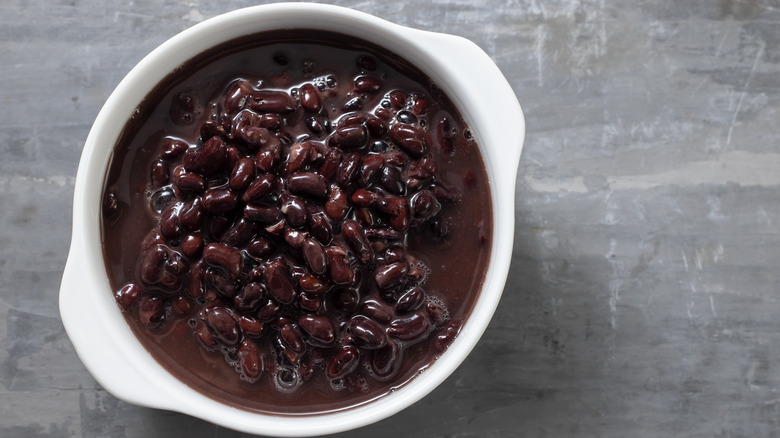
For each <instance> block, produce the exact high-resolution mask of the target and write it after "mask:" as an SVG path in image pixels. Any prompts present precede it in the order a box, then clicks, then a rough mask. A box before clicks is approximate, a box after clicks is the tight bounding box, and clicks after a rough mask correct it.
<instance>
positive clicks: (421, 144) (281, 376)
mask: <svg viewBox="0 0 780 438" xmlns="http://www.w3.org/2000/svg"><path fill="white" fill-rule="evenodd" d="M275 61H276V62H278V63H279V64H282V63H283V62H285V59H284V56H283V54H280V57H279V59H275ZM356 62H357V65H358V67H359V69H360V74H358V75H356V76H354V77H353V80H352V82H351V83H341V84H339V83H337V81H336V80H335V78H334V77H332V76H328V75H323V76H319V77H315V76H314V75H313V74H312V75H309V76H311V77H312V78H311V79H308V80H304V81H301V82H298V83H285V82H284V79H283V78H282V79H280V80H279V81H278V82H276V83H265V82H263V81H260V80H255V81H253V80H251V79H245V78H236V79H234V80H232V81H231V82H230V83H229V84H227V85H226V86H225V88H224V90H225V91H224V93H223V94H221V95H219V96H218V97H216V98H214V99H213V100H211V101H209V102H208V103H207V104H206V105H204V106H203V108H204V109H203V111H200V113H199V111H197V108H196V105H195V103H193V102H192V100H191V99H190V98H189V97H188V96H187V95H186V94H182V95H179V96H177V97H176V98H175V99H174V101H173V103H172V106H171V110H170V111H171V117H172V118H173V119H174V120H175V121H177V122H178V123H181V124H190V123H197V124H198V125H199V127H198V128H197V129H198V130H199V136H198V139H197V141H196V142H188V141H186V140H184V139H181V138H176V137H170V136H169V137H165V138H164V139H163V140H162V142H161V144H160V145H159V154H158V156H157V158H156V159H155V160H154V161H153V163H152V165H151V168H150V170H149V184H148V188H147V190H146V196H147V203H148V211H149V214H150V216H151V217H152V218H153V221H154V224H155V225H154V228H153V229H152V230H151V231H150V232H149V233H148V235H147V236H146V238H145V239H144V241H143V244H142V250H141V256H140V261H139V265H138V269H137V275H136V278H135V279H134V280H133V281H130V282H128V283H126V284H124V285H123V286H122V287H121V288H119V290H117V291H116V292H115V298H116V300H117V302H118V304H119V306H120V307H121V308H122V309H123V311H125V312H126V313H127V314H129V315H133V317H135V318H138V320H139V321H140V322H141V323H142V324H143V325H145V326H146V327H147V328H149V329H151V330H155V329H159V328H160V327H163V326H164V325H165V324H166V322H167V321H169V320H171V319H175V318H182V319H186V320H187V321H188V323H189V325H190V326H191V330H192V333H193V336H195V337H196V338H197V340H198V341H199V343H200V344H201V345H202V347H203V348H205V349H206V350H208V351H210V352H218V353H220V354H222V355H224V358H225V360H226V361H227V363H228V366H232V367H235V369H236V371H237V372H238V375H239V376H240V378H241V379H243V380H245V381H247V382H254V381H257V380H258V379H259V378H260V377H261V376H262V375H263V373H272V380H273V381H274V382H275V383H276V387H277V388H278V389H279V390H283V391H289V390H292V389H294V388H296V387H297V386H299V385H302V384H305V382H306V381H308V380H310V379H311V378H312V376H313V375H316V374H317V373H324V376H325V378H326V379H328V380H329V381H330V382H331V385H332V386H333V388H334V389H340V388H343V387H351V388H352V389H354V388H355V387H357V388H358V389H361V388H360V386H361V385H365V384H366V383H365V379H361V378H360V377H359V376H360V375H361V373H368V374H369V375H370V376H372V377H373V378H374V379H377V380H380V381H387V380H389V379H391V378H392V377H393V376H394V375H395V374H396V371H397V370H398V369H399V366H400V364H401V362H402V360H403V353H404V350H405V349H406V348H407V347H408V346H410V345H412V344H415V343H418V342H420V341H422V340H424V339H431V338H432V339H433V340H432V345H433V347H434V348H435V349H436V350H437V351H438V352H442V351H444V350H445V349H446V348H447V346H448V345H449V344H450V343H451V341H452V340H453V338H454V337H455V335H456V334H457V333H458V331H459V329H460V326H461V321H460V320H457V319H451V318H449V312H448V310H447V305H446V302H445V300H444V298H442V297H440V296H437V294H436V292H435V291H432V290H427V289H426V278H427V276H428V275H429V273H430V271H429V267H428V266H426V264H425V263H424V262H423V261H422V260H420V258H419V257H417V256H416V255H415V254H414V253H413V251H412V250H411V249H410V247H409V245H408V242H409V233H411V232H414V233H416V234H417V235H420V236H423V238H424V239H425V240H429V241H430V242H431V244H434V245H436V244H440V245H444V244H446V241H447V236H448V216H446V214H447V211H449V210H450V209H453V208H454V207H455V206H457V205H458V203H459V202H460V195H459V193H457V191H456V190H454V189H453V188H452V187H451V186H449V185H448V184H447V183H446V182H445V181H444V180H443V179H442V178H441V177H440V176H439V169H438V168H437V167H438V166H439V162H437V160H436V159H435V158H434V157H435V156H445V157H446V156H449V155H451V154H453V153H454V151H453V144H454V138H455V136H457V135H463V132H462V129H463V128H462V127H460V126H458V123H457V121H455V120H451V117H448V116H446V115H444V116H442V115H441V112H436V113H434V111H433V110H434V109H436V108H435V107H436V105H438V104H437V103H436V102H435V101H434V100H433V99H431V98H430V97H429V96H427V95H425V94H423V93H419V92H413V93H410V92H405V91H402V90H395V89H385V87H383V80H382V77H380V75H377V74H372V72H373V71H374V69H375V68H376V66H375V60H374V59H373V58H371V57H368V56H361V57H359V58H358V59H357V61H356ZM304 68H307V66H304ZM339 96H342V97H339ZM343 96H346V98H344V97H343ZM372 96H373V97H379V102H380V104H379V105H377V106H375V107H374V108H369V109H367V110H364V108H363V104H364V102H365V101H366V99H367V97H372ZM433 114H437V116H436V118H435V119H433ZM434 151H435V154H434V153H433V152H434ZM465 178H466V183H467V184H468V175H467V176H466V177H465ZM116 199H117V195H116V194H115V193H114V192H112V190H111V189H109V190H107V192H106V197H105V204H104V217H105V218H106V220H108V221H110V220H112V218H113V217H115V216H117V215H119V214H121V211H120V210H121V204H120V203H118V202H117V201H116ZM483 238H484V237H483ZM362 390H365V388H362Z"/></svg>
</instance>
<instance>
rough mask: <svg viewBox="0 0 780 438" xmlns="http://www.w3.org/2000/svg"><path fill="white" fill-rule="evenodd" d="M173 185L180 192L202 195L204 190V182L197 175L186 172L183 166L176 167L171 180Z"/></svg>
mask: <svg viewBox="0 0 780 438" xmlns="http://www.w3.org/2000/svg"><path fill="white" fill-rule="evenodd" d="M171 180H172V181H173V185H174V186H175V187H176V188H177V189H179V190H181V191H182V192H189V193H202V192H203V191H204V190H206V180H205V179H203V177H202V176H200V175H198V174H197V173H192V172H187V170H186V169H185V168H184V166H181V165H179V166H176V167H175V168H174V169H173V177H172V178H171Z"/></svg>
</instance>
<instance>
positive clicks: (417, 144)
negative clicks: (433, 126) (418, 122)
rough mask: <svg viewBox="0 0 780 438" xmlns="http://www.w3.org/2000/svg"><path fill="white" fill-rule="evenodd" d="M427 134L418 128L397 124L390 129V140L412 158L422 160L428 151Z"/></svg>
mask: <svg viewBox="0 0 780 438" xmlns="http://www.w3.org/2000/svg"><path fill="white" fill-rule="evenodd" d="M425 137H426V134H425V131H423V130H422V128H420V127H418V126H411V125H404V124H401V123H397V124H395V125H393V127H392V128H390V139H392V140H393V143H395V144H396V145H397V146H398V147H400V148H401V149H403V150H404V151H405V152H406V153H408V154H409V155H410V156H411V157H412V158H421V157H422V156H423V155H425V152H426V151H427V149H428V146H427V141H426V138H425Z"/></svg>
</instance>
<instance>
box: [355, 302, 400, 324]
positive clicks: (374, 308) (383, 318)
mask: <svg viewBox="0 0 780 438" xmlns="http://www.w3.org/2000/svg"><path fill="white" fill-rule="evenodd" d="M360 313H361V314H363V315H365V316H367V317H369V318H371V319H373V320H374V321H376V322H378V323H380V324H387V323H389V322H390V321H391V320H392V319H393V309H392V308H390V307H389V306H388V305H386V304H383V303H380V302H379V301H377V300H375V299H370V300H366V301H365V302H364V303H363V305H362V306H360Z"/></svg>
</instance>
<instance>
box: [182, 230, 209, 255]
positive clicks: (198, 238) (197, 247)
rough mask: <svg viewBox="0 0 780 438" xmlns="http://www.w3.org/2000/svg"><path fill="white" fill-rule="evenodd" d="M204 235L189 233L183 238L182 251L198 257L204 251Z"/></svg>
mask: <svg viewBox="0 0 780 438" xmlns="http://www.w3.org/2000/svg"><path fill="white" fill-rule="evenodd" d="M203 245H204V241H203V235H202V234H200V233H193V234H187V235H186V236H184V237H182V239H181V252H182V254H184V255H185V256H187V257H189V258H191V259H196V258H198V257H200V254H201V252H202V251H203Z"/></svg>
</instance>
